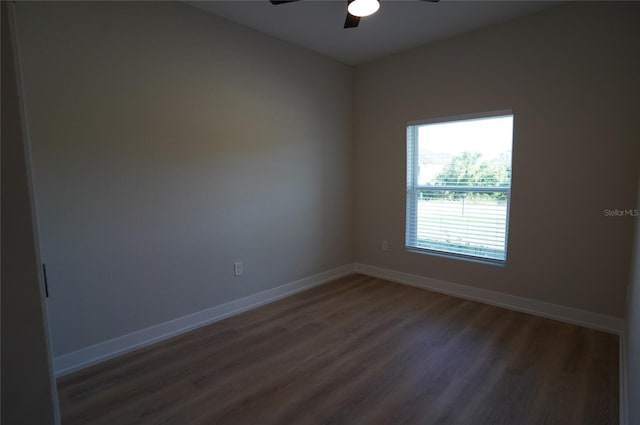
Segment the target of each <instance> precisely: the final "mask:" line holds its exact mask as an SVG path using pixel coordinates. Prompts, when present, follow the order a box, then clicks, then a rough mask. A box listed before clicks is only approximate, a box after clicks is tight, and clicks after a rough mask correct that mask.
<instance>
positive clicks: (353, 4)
mask: <svg viewBox="0 0 640 425" xmlns="http://www.w3.org/2000/svg"><path fill="white" fill-rule="evenodd" d="M378 9H380V1H379V0H352V1H350V2H349V6H348V7H347V10H348V11H349V13H350V14H351V15H353V16H357V17H359V18H363V17H365V16H369V15H373V14H374V13H376V12H377V11H378Z"/></svg>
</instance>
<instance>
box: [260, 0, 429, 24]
mask: <svg viewBox="0 0 640 425" xmlns="http://www.w3.org/2000/svg"><path fill="white" fill-rule="evenodd" d="M269 1H270V2H271V4H276V5H277V4H284V3H293V2H296V1H300V0H269ZM421 1H429V2H432V3H437V2H439V1H440V0H421ZM379 8H380V0H347V19H346V20H345V21H344V27H345V28H355V27H357V26H358V24H359V23H360V18H364V17H365V16H370V15H373V14H374V13H376V12H377V11H378V9H379Z"/></svg>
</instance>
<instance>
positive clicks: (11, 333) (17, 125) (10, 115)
mask: <svg viewBox="0 0 640 425" xmlns="http://www.w3.org/2000/svg"><path fill="white" fill-rule="evenodd" d="M0 10H1V14H2V25H1V26H2V135H1V138H2V167H1V168H2V207H3V208H2V293H1V295H0V297H1V298H2V303H1V304H2V305H1V312H2V313H1V319H0V322H1V323H2V342H1V344H0V346H1V347H2V353H1V356H0V357H1V360H2V379H1V381H2V388H1V391H0V392H1V393H2V401H1V403H0V406H1V412H2V413H1V415H0V417H1V419H0V422H1V423H3V424H7V425H9V424H10V425H35V424H37V425H53V424H56V423H59V420H58V417H57V404H56V403H57V398H56V390H55V384H54V380H53V374H52V370H51V359H50V353H49V345H48V335H47V326H46V314H45V309H44V306H43V302H42V297H41V291H42V287H41V284H40V276H39V270H40V265H39V264H38V255H37V249H36V246H37V243H36V238H35V234H34V221H33V219H32V217H33V215H32V213H33V209H32V200H31V197H32V192H31V190H30V183H31V182H30V179H29V166H28V163H29V161H28V158H27V156H26V155H25V153H26V152H27V150H26V149H25V135H24V133H23V126H22V125H23V122H22V118H23V117H22V111H21V105H20V101H19V90H18V81H17V78H16V72H15V71H16V68H15V67H16V61H15V56H14V52H13V45H12V37H11V33H10V31H9V27H10V25H9V22H10V19H9V13H10V5H9V3H8V2H2V4H1V5H0Z"/></svg>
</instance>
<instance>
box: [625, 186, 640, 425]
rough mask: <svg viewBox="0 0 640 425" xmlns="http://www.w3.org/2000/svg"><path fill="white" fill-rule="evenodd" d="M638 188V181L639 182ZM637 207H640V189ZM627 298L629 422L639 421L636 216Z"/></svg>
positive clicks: (639, 229)
mask: <svg viewBox="0 0 640 425" xmlns="http://www.w3.org/2000/svg"><path fill="white" fill-rule="evenodd" d="M639 188H640V182H639ZM637 202H638V203H637V208H640V189H639V193H638V201H637ZM629 285H630V288H629V299H628V300H627V302H628V303H627V317H626V319H627V335H626V336H627V338H626V349H627V352H626V353H625V355H626V359H627V386H628V387H627V388H628V394H627V395H628V397H627V398H628V401H627V406H628V407H629V423H630V424H637V423H640V218H636V231H635V238H634V251H633V259H632V264H631V280H630V282H629Z"/></svg>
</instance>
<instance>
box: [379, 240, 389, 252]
mask: <svg viewBox="0 0 640 425" xmlns="http://www.w3.org/2000/svg"><path fill="white" fill-rule="evenodd" d="M380 249H381V250H383V251H389V241H382V243H381V244H380Z"/></svg>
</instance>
